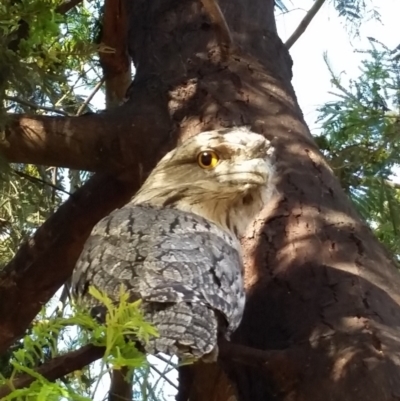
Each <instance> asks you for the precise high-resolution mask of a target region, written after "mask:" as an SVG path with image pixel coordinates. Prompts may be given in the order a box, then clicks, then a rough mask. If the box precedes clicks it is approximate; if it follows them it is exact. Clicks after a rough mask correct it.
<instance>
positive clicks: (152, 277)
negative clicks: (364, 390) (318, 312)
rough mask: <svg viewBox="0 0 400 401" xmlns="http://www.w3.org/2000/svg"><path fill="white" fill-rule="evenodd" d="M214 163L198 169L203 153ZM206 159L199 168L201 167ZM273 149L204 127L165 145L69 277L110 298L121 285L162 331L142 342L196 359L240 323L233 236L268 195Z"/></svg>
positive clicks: (250, 137)
mask: <svg viewBox="0 0 400 401" xmlns="http://www.w3.org/2000/svg"><path fill="white" fill-rule="evenodd" d="M204 151H207V152H210V151H212V152H215V154H216V155H217V157H218V163H217V164H216V165H215V166H213V167H212V168H202V167H201V166H200V165H199V162H198V155H199V154H201V152H204ZM203 167H204V166H203ZM271 175H272V163H271V147H270V145H269V142H268V141H267V140H265V139H264V138H263V137H262V136H260V135H257V134H254V133H251V132H249V131H248V130H246V129H240V128H236V129H235V128H233V129H230V130H223V131H211V132H206V133H202V134H199V135H198V136H196V137H194V138H191V139H189V140H188V141H186V142H184V143H183V144H182V145H181V146H179V147H177V148H176V149H174V150H173V151H171V152H170V153H168V154H167V155H166V156H165V157H164V158H163V159H162V160H161V161H160V163H159V164H158V165H157V166H156V168H155V169H154V170H153V172H152V173H151V175H150V176H149V178H148V179H147V181H146V182H145V184H144V185H143V186H142V188H141V189H140V190H139V192H138V193H137V195H136V196H135V197H134V198H133V199H132V201H131V202H130V203H128V204H127V205H125V206H124V207H122V208H121V209H117V210H115V211H114V212H112V213H111V214H110V215H109V216H107V217H105V218H104V219H103V220H101V221H100V222H99V223H98V224H97V225H96V226H95V227H94V229H93V231H92V233H91V235H90V237H89V239H88V240H87V242H86V244H85V247H84V249H83V252H82V254H81V256H80V258H79V260H78V262H77V265H76V268H75V271H74V275H73V291H74V294H75V295H76V296H77V297H78V298H79V299H82V300H83V301H84V302H86V303H88V304H89V305H91V306H93V305H94V301H93V299H91V298H90V296H89V295H88V294H87V289H88V286H89V285H93V286H95V287H97V288H99V289H101V290H103V291H105V292H107V294H108V295H109V296H110V297H111V298H113V299H117V297H118V296H119V291H120V286H121V284H124V285H125V287H126V288H127V289H128V291H129V293H130V294H131V299H132V300H136V299H142V300H143V303H142V307H143V312H144V315H145V317H146V319H147V320H148V321H149V322H151V323H152V324H153V325H154V326H155V327H156V328H157V330H158V332H159V334H160V336H159V337H158V338H154V339H152V340H151V342H150V343H149V344H148V345H147V346H146V349H147V351H148V352H150V353H157V352H164V353H167V354H177V355H178V356H181V357H182V356H191V357H195V358H201V357H204V356H207V355H208V354H210V355H213V354H215V351H216V349H217V338H218V336H219V335H225V336H226V337H227V338H229V336H230V334H231V333H232V332H233V331H234V330H235V329H236V328H237V327H238V325H239V323H240V321H241V318H242V314H243V309H244V304H245V293H244V286H243V278H242V261H241V253H240V245H239V241H238V235H240V234H241V233H242V232H243V230H244V228H245V227H246V226H247V225H248V223H249V222H250V221H251V220H252V219H253V218H254V217H255V215H256V214H257V213H258V212H259V211H260V210H261V208H262V207H263V205H264V204H265V203H266V202H267V201H268V200H269V198H270V197H271V194H272V190H273V185H272V183H271Z"/></svg>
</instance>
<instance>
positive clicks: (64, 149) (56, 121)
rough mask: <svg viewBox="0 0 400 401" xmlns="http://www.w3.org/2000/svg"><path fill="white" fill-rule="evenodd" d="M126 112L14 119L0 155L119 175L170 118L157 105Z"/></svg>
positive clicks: (2, 137)
mask: <svg viewBox="0 0 400 401" xmlns="http://www.w3.org/2000/svg"><path fill="white" fill-rule="evenodd" d="M126 108H127V106H124V107H121V108H119V109H118V110H115V111H114V112H104V113H100V114H89V115H83V116H81V117H49V116H26V115H15V116H12V117H11V118H10V120H9V123H8V124H7V126H6V130H5V133H3V134H2V133H1V132H0V155H1V156H4V157H5V158H6V160H8V161H9V162H14V163H32V164H40V165H46V166H55V167H68V168H72V169H76V170H88V171H113V170H119V169H121V168H123V167H126V166H129V165H132V164H133V163H134V162H136V161H138V160H140V158H141V155H142V154H143V151H146V150H145V149H144V148H145V147H146V146H147V143H146V142H147V140H149V139H150V140H151V138H152V137H157V136H160V135H163V134H165V132H166V131H168V129H169V117H167V118H163V117H162V116H163V113H162V111H161V112H160V110H159V109H158V108H157V107H156V106H155V105H154V104H152V105H150V106H149V107H147V106H145V105H144V107H143V105H142V107H139V109H141V111H140V110H139V111H138V110H137V108H135V109H132V110H126ZM124 112H125V113H127V115H129V118H127V117H126V115H125V116H123V114H122V113H124ZM128 113H129V114H128ZM155 115H157V117H158V118H157V119H156V120H155V119H154V116H155ZM160 117H161V118H160ZM145 138H147V140H145Z"/></svg>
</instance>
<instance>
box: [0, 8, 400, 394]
mask: <svg viewBox="0 0 400 401" xmlns="http://www.w3.org/2000/svg"><path fill="white" fill-rule="evenodd" d="M219 4H220V7H221V9H222V11H223V13H224V14H225V17H226V20H227V23H228V25H229V27H230V29H231V33H232V37H233V40H234V43H235V47H234V49H231V50H233V51H231V53H229V54H228V56H227V57H225V56H226V54H225V53H221V51H220V48H219V46H218V43H217V35H216V34H215V33H216V30H215V29H214V27H213V24H212V23H211V19H210V18H209V16H208V15H207V14H206V12H205V11H204V10H203V8H202V6H201V3H200V1H199V0H151V1H149V0H135V1H131V0H127V1H126V5H127V11H128V12H129V22H128V25H129V36H128V50H129V54H130V56H131V57H132V60H133V62H134V64H135V66H136V76H135V79H134V82H133V83H132V85H131V86H130V88H129V90H128V93H127V96H128V97H129V100H128V102H127V103H126V104H125V105H124V106H122V107H118V108H116V109H115V110H113V111H110V112H107V113H104V114H102V115H100V116H97V115H92V116H83V117H79V118H76V119H68V118H67V119H65V120H63V119H59V118H57V119H46V120H44V119H45V118H42V119H43V124H42V123H40V124H36V125H37V126H38V127H39V128H38V127H36V128H34V129H33V130H31V125H32V124H31V123H32V121H31V120H30V121H29V122H26V125H27V127H26V129H25V130H24V128H23V127H22V128H21V127H20V129H18V128H16V126H17V125H18V123H20V125H21V122H22V123H23V121H22V120H23V118H22V119H17V120H16V121H15V120H13V123H12V124H11V125H10V126H9V127H8V130H6V132H5V136H4V138H0V139H1V141H0V152H2V153H3V154H5V155H6V156H8V157H9V159H12V160H14V161H23V162H32V160H35V161H36V162H38V163H42V164H46V160H47V161H49V160H51V163H49V164H54V165H66V166H69V165H70V166H72V167H75V168H80V167H79V166H82V165H84V166H87V168H90V169H92V170H93V171H103V172H104V171H105V172H109V173H112V174H113V176H112V177H111V178H109V177H107V176H106V175H104V176H99V175H96V176H95V177H93V178H92V179H91V180H90V181H89V183H88V184H86V185H85V186H84V187H83V188H82V189H80V190H78V191H77V192H76V193H75V194H74V196H73V197H71V198H70V199H69V200H68V201H67V202H66V204H65V205H64V206H62V207H61V208H60V210H59V211H57V212H56V213H55V214H54V215H53V216H52V217H51V218H50V219H49V220H48V221H47V222H46V223H45V224H44V225H43V226H42V227H41V228H40V229H39V230H38V232H37V233H36V234H35V236H34V238H33V239H32V240H30V241H29V242H27V243H26V244H24V245H23V246H22V247H21V249H20V250H19V251H18V253H17V255H16V257H15V258H14V259H13V261H11V263H10V264H9V265H8V266H7V267H6V268H5V270H4V272H2V274H1V275H0V317H1V319H0V351H1V350H4V349H5V348H6V347H7V346H9V345H10V344H11V343H12V341H15V339H16V338H17V337H18V336H20V335H22V334H23V332H24V329H25V328H26V327H27V325H28V324H29V322H30V320H32V319H33V317H34V316H35V313H37V312H38V310H39V308H40V306H41V305H42V304H43V303H44V302H46V300H48V299H49V297H50V296H51V295H52V294H54V292H55V291H56V289H57V288H58V286H59V285H60V284H61V283H62V282H63V281H64V280H65V279H66V278H67V277H68V276H69V275H70V274H71V272H72V269H73V266H74V263H75V261H76V258H77V256H78V255H79V252H80V250H81V249H82V246H83V243H84V241H85V239H86V238H87V235H88V234H89V232H90V229H91V227H93V225H94V224H95V223H96V222H97V221H98V220H99V219H100V218H102V217H103V216H104V215H105V214H107V213H109V211H110V210H111V209H112V208H115V207H117V206H120V205H121V204H122V203H124V202H126V201H127V199H129V196H131V195H132V194H133V191H134V190H135V189H136V188H138V186H139V185H140V183H141V182H142V181H143V179H144V177H145V174H146V173H147V172H148V171H149V170H150V169H151V168H152V166H154V164H155V163H156V161H157V159H158V158H159V156H160V153H161V152H164V151H165V150H166V148H168V147H169V148H170V147H172V146H173V145H174V144H175V143H176V142H177V141H180V140H184V139H185V138H187V137H188V136H191V135H195V134H197V133H198V132H200V131H204V130H206V129H211V128H217V127H229V126H232V125H248V126H250V127H251V128H252V129H253V130H254V131H256V132H259V133H261V134H264V135H265V136H267V137H268V138H271V139H272V138H276V141H275V143H276V147H277V168H278V179H277V188H278V191H277V192H278V194H277V196H276V199H275V203H273V204H272V205H270V206H269V207H268V208H266V209H265V210H264V211H263V213H262V214H261V215H260V217H259V219H258V220H257V221H256V222H255V223H254V225H253V226H252V227H250V228H249V230H248V233H247V235H246V236H245V237H244V238H243V241H242V244H243V248H244V251H245V262H246V263H245V270H246V271H245V277H246V286H247V291H248V300H247V305H246V311H245V316H244V319H243V322H242V324H241V327H240V328H239V330H238V331H237V333H235V336H234V341H236V342H239V343H241V344H244V345H247V346H250V347H254V348H259V349H262V350H272V349H274V350H285V351H284V352H282V358H279V353H278V354H277V355H278V357H276V358H274V359H271V360H270V361H268V363H265V364H261V365H260V366H258V367H257V368H249V367H245V366H244V365H240V364H236V363H233V362H232V363H230V364H229V365H223V364H222V363H220V364H218V365H217V364H207V365H205V364H198V365H195V366H194V367H191V368H186V369H184V370H182V371H181V374H182V380H181V383H180V385H181V391H180V394H179V397H178V399H179V400H180V401H183V400H184V401H186V400H187V399H188V397H189V396H190V401H235V400H240V401H261V400H262V401H266V400H285V401H289V400H290V401H320V400H323V399H328V400H330V401H356V400H357V401H358V400H363V401H389V400H390V401H394V400H400V370H399V364H400V361H399V336H400V335H399V334H398V332H397V330H396V329H397V326H398V325H399V323H400V308H399V300H400V298H399V294H398V290H397V288H400V280H399V277H398V274H397V271H396V270H395V266H394V265H393V263H392V262H391V260H390V258H389V256H388V255H387V254H386V252H385V250H384V249H383V248H382V246H381V245H380V244H379V243H378V241H377V240H376V239H375V238H374V237H373V235H372V233H371V231H370V230H369V228H368V227H367V226H366V225H365V224H364V223H362V222H361V221H360V219H359V217H358V216H357V214H356V213H355V211H354V210H353V208H352V206H351V204H350V203H349V200H348V199H347V197H346V196H345V195H344V193H343V191H342V190H341V188H340V186H339V184H338V182H337V180H336V179H335V177H334V176H333V173H332V170H331V169H330V168H329V166H328V165H327V164H326V162H325V161H324V160H323V158H322V156H321V154H320V153H319V151H318V149H317V148H316V145H315V143H314V141H313V140H312V137H311V135H310V133H309V131H308V129H307V127H306V125H305V123H304V120H303V116H302V114H301V111H300V109H299V107H298V105H297V101H296V98H295V94H294V91H293V88H292V86H291V84H290V80H291V59H290V56H289V54H288V51H287V49H286V48H285V46H284V45H283V43H282V42H281V40H280V39H279V38H278V36H277V32H276V26H275V21H274V14H273V7H274V1H273V0H247V1H245V0H220V1H219ZM313 84H314V83H313V82H310V85H313ZM141 113H142V115H143V119H142V120H141V119H140V117H139V115H140V114H141ZM105 120H107V121H108V124H107V123H105V124H103V123H102V121H105ZM35 121H39V120H37V119H35ZM40 121H41V120H40ZM62 121H65V124H63V123H62ZM85 122H86V123H85ZM114 122H115V123H114ZM85 124H87V125H89V124H93V125H91V126H92V127H94V128H95V129H96V131H97V130H100V131H99V135H100V137H99V142H97V141H96V138H95V136H96V135H94V134H93V132H88V135H87V138H86V137H85V135H77V134H76V132H78V134H79V133H84V132H85V128H84V127H85ZM96 124H97V125H96ZM28 125H29V127H28ZM33 125H34V126H36V125H35V124H33ZM71 127H75V128H74V129H73V130H72V131H73V132H71V129H72V128H71ZM79 127H80V129H79ZM96 127H97V128H96ZM112 127H114V131H115V132H112ZM149 127H153V129H152V130H150V129H149ZM86 130H87V128H86ZM52 131H53V132H52ZM89 131H90V130H89ZM91 131H94V130H93V129H92V130H91ZM108 131H109V135H110V137H109V138H112V139H111V140H110V139H107V138H108V136H107V132H108ZM28 133H29V135H28ZM32 133H33V134H36V135H33V134H32ZM57 135H58V136H59V137H60V138H61V139H63V140H62V142H61V143H62V144H63V143H65V147H66V149H68V152H71V155H69V156H68V157H67V156H65V155H62V150H60V149H61V147H60V145H59V143H60V142H59V141H58V142H57V141H54V138H55V137H57ZM69 139H76V140H77V141H76V142H74V141H72V140H69ZM72 142H73V143H72ZM146 145H147V146H146ZM18 147H19V148H18ZM57 147H58V148H57ZM56 148H57V152H58V153H57V154H58V155H60V158H62V159H63V160H64V162H60V163H57V160H55V159H57V157H55V156H54V152H52V151H51V149H56ZM68 152H66V153H68ZM35 153H39V154H40V157H36V158H35ZM72 153H73V154H72ZM118 155H120V157H119V156H118ZM21 158H23V160H18V159H21ZM117 170H118V176H116V174H115V172H116V171H117ZM22 302H23V305H24V307H23V308H22V307H21V305H22ZM274 355H275V354H274Z"/></svg>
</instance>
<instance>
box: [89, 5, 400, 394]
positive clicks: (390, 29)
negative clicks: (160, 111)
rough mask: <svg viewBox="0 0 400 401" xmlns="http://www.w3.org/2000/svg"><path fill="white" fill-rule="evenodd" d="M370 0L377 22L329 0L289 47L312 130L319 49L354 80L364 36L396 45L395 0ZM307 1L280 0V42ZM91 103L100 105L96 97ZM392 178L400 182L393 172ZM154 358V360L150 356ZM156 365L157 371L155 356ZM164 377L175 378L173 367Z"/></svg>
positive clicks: (322, 73) (323, 98)
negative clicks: (350, 22) (351, 25)
mask: <svg viewBox="0 0 400 401" xmlns="http://www.w3.org/2000/svg"><path fill="white" fill-rule="evenodd" d="M367 1H368V0H367ZM372 1H374V2H375V4H379V8H377V10H378V11H379V13H380V15H381V22H378V21H376V20H370V21H363V23H362V25H361V28H360V31H359V37H354V36H352V35H351V32H350V31H349V29H347V28H346V27H345V24H346V21H345V20H344V18H340V17H339V16H338V13H337V11H336V10H335V9H334V7H333V4H332V3H333V1H332V0H331V1H329V2H327V3H325V4H324V5H323V6H322V8H321V9H320V10H319V12H318V14H317V15H316V17H315V18H314V19H313V20H312V22H311V24H310V25H309V26H308V28H307V30H306V31H305V33H304V34H303V35H302V36H301V37H300V38H299V39H298V41H297V42H296V43H295V44H294V45H293V46H292V48H291V49H290V54H291V56H292V58H293V63H294V64H293V81H292V84H293V87H294V89H295V92H296V95H297V98H298V101H299V104H300V107H301V109H302V110H303V114H304V117H305V119H306V122H307V124H308V125H309V127H310V129H311V132H313V133H317V132H318V129H319V127H318V125H317V124H316V119H317V116H318V113H317V108H318V106H321V105H323V104H324V103H326V102H327V101H330V100H333V99H334V96H333V95H331V94H329V92H330V91H332V90H333V88H332V85H331V83H330V73H329V71H328V69H327V67H326V65H325V62H324V58H323V54H324V52H327V55H328V58H329V60H330V64H331V66H332V67H333V70H334V71H335V73H336V74H339V73H343V75H342V78H343V79H344V81H345V80H346V79H347V80H348V79H351V78H353V79H355V78H356V77H357V76H358V75H359V73H360V69H359V68H360V63H361V60H362V59H363V54H360V53H357V52H356V50H362V49H369V41H368V40H367V37H368V36H372V37H374V38H375V39H377V40H379V41H381V42H382V43H384V44H385V45H386V46H388V47H389V48H395V47H396V46H398V45H399V44H400V36H399V35H398V32H399V17H400V0H372ZM298 4H301V6H302V8H295V7H296V6H297V5H298ZM312 4H313V1H311V0H291V1H290V0H285V5H286V6H287V7H288V8H289V9H290V8H293V10H292V11H290V12H288V13H285V14H283V13H281V12H279V11H278V12H277V26H278V33H279V36H280V37H281V39H282V40H283V41H286V39H288V38H289V36H290V35H291V34H292V32H293V31H294V30H295V29H296V27H297V26H298V24H299V23H300V21H301V20H302V18H303V17H304V15H305V14H306V13H307V11H308V10H309V9H310V7H311V6H312ZM396 33H397V35H396ZM96 106H97V107H98V108H104V106H101V105H100V104H98V103H97V102H96ZM394 179H395V180H396V181H398V182H400V178H399V173H398V172H397V177H394ZM153 361H154V362H155V361H157V360H156V359H155V358H152V362H153ZM158 364H159V369H161V370H162V369H163V366H162V364H160V361H158ZM168 377H169V378H170V379H172V380H176V375H175V374H174V373H173V372H171V373H170V374H169V376H168ZM107 390H108V380H105V381H104V382H103V383H102V384H101V386H100V387H99V389H98V392H97V397H95V399H96V400H100V399H102V397H100V395H101V394H102V395H103V396H104V394H105V393H106V392H107ZM165 393H166V394H165V395H166V397H165V399H166V400H168V401H169V400H171V401H172V400H174V394H175V390H174V388H173V387H172V386H170V385H166V386H165Z"/></svg>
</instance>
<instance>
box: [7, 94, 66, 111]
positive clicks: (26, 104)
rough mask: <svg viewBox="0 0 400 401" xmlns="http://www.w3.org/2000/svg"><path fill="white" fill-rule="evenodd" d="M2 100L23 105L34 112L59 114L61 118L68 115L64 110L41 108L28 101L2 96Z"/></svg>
mask: <svg viewBox="0 0 400 401" xmlns="http://www.w3.org/2000/svg"><path fill="white" fill-rule="evenodd" d="M4 99H6V100H9V101H10V102H15V103H19V104H23V105H25V106H28V107H31V108H32V109H34V110H44V111H49V112H51V113H56V114H61V115H63V116H68V113H67V112H65V111H64V110H59V109H56V108H54V107H47V106H41V105H38V104H36V103H33V102H30V101H29V100H25V99H21V98H19V97H16V96H4Z"/></svg>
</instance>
